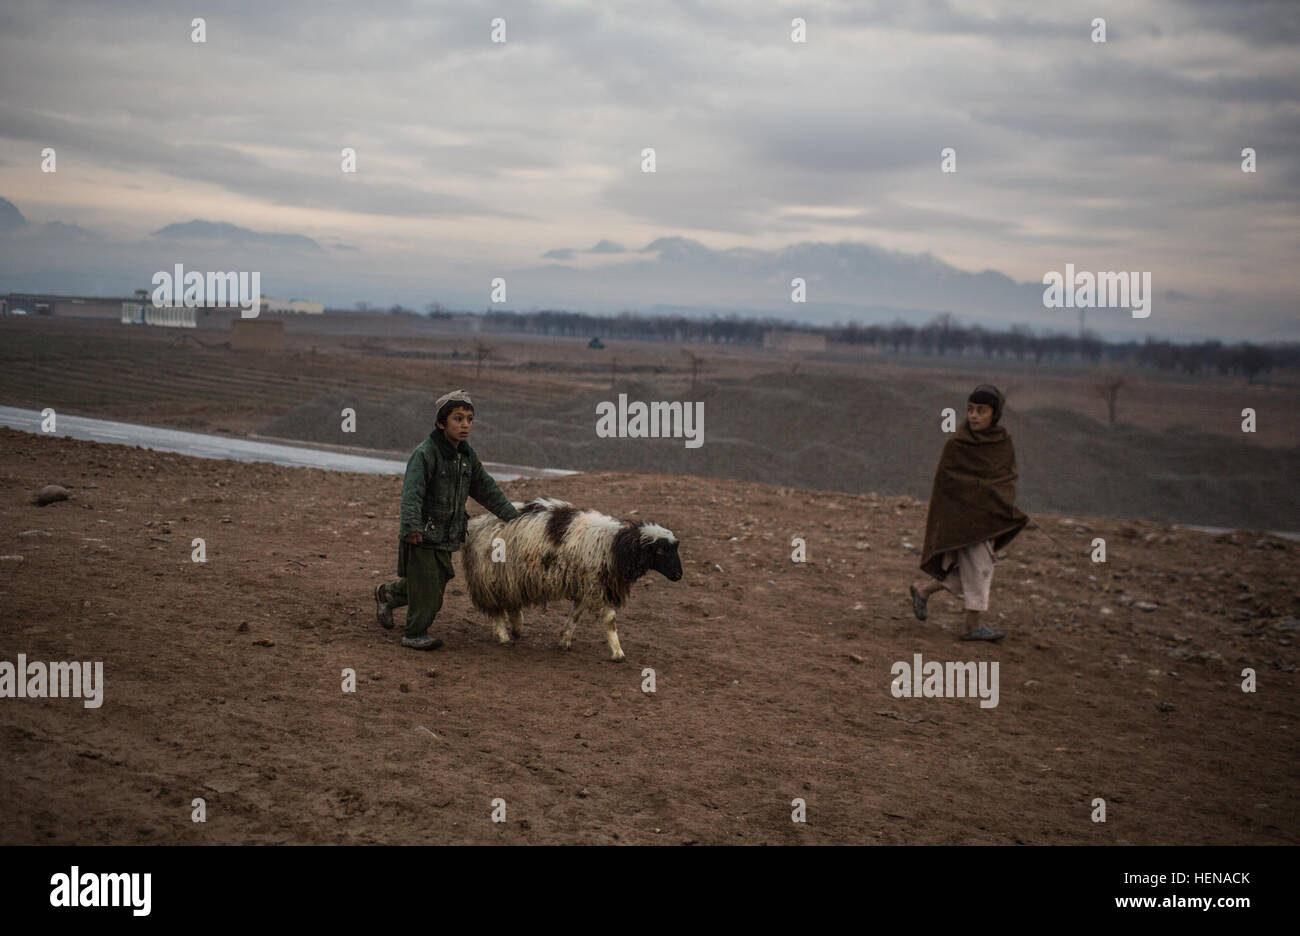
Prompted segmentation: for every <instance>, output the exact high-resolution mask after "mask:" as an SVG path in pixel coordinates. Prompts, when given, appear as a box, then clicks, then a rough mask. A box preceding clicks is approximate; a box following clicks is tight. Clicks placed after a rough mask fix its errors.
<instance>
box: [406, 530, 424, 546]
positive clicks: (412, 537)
mask: <svg viewBox="0 0 1300 936" xmlns="http://www.w3.org/2000/svg"><path fill="white" fill-rule="evenodd" d="M420 539H421V537H420V534H419V533H407V534H406V541H407V542H408V543H410V544H411V545H412V546H417V545H419V543H420Z"/></svg>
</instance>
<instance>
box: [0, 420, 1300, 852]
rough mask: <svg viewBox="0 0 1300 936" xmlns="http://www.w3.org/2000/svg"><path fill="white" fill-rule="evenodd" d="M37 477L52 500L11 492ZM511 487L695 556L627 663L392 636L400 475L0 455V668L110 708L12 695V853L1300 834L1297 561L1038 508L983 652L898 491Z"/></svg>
mask: <svg viewBox="0 0 1300 936" xmlns="http://www.w3.org/2000/svg"><path fill="white" fill-rule="evenodd" d="M51 483H54V484H61V485H63V486H65V487H66V488H67V489H68V490H69V491H70V492H71V497H70V499H69V500H66V501H62V502H57V503H53V504H51V505H49V506H46V507H37V506H35V505H33V504H32V503H30V497H31V495H32V493H33V492H35V491H36V490H37V489H39V488H40V487H42V486H43V485H46V484H51ZM504 487H505V488H506V489H507V491H508V492H509V493H510V494H511V495H512V496H513V497H515V498H516V499H525V498H529V497H533V496H537V495H541V494H546V495H550V496H558V497H563V498H566V499H569V500H571V501H573V502H575V503H577V504H579V505H581V506H584V507H594V508H598V509H601V510H604V511H606V512H609V513H613V514H616V515H619V516H624V517H631V518H634V519H635V518H645V519H653V520H655V521H657V522H660V523H663V524H665V525H667V526H668V527H670V528H672V529H673V530H674V531H675V532H676V533H677V534H678V536H679V537H680V538H681V543H682V546H681V552H682V557H683V563H684V567H685V571H686V575H685V578H684V579H683V580H682V581H681V582H677V583H670V582H668V581H667V580H665V579H663V578H661V577H658V576H653V577H650V578H647V579H644V580H643V581H642V582H641V583H640V584H639V585H638V586H637V587H636V588H635V589H634V591H633V595H632V597H631V599H630V601H629V603H628V606H627V607H626V608H625V609H624V611H623V612H622V614H621V615H620V626H619V631H620V635H621V638H622V644H623V648H624V650H625V651H626V653H627V655H628V662H627V663H625V664H614V663H610V662H608V660H607V658H606V657H607V653H606V650H605V647H604V639H603V635H601V634H598V633H596V632H595V631H594V629H593V628H592V627H591V626H590V625H589V624H588V625H585V626H580V627H579V629H578V632H577V635H576V637H575V640H574V649H573V650H572V651H571V652H569V653H564V652H562V651H559V650H557V649H556V647H555V645H556V641H557V639H558V636H559V630H560V624H561V621H562V614H563V610H562V609H560V608H555V607H552V608H551V609H549V610H548V611H545V612H542V611H539V610H538V611H533V612H531V613H529V614H526V615H525V620H526V623H527V632H526V635H525V637H524V639H523V640H522V641H521V642H520V644H519V645H517V646H515V647H512V648H501V647H498V646H496V645H495V644H494V642H493V641H492V639H491V635H490V633H489V630H488V628H487V626H486V625H485V623H484V622H483V620H482V619H481V617H480V616H479V615H478V614H477V613H476V612H474V611H473V609H472V608H471V607H470V605H469V603H468V600H467V599H466V597H465V595H464V593H463V589H462V588H461V586H462V584H463V579H458V580H456V581H453V582H452V584H451V587H450V588H449V591H448V595H447V602H446V604H445V606H444V610H443V612H442V613H441V614H440V616H439V619H438V622H437V623H436V624H435V631H436V632H437V633H438V634H439V635H441V636H442V637H443V638H444V639H445V640H446V642H447V645H446V646H445V647H444V648H443V649H442V650H439V651H436V652H433V653H427V654H421V653H417V652H414V651H410V650H405V649H402V648H401V647H399V646H398V645H397V638H396V635H395V633H394V632H388V631H384V630H382V629H380V628H379V627H378V626H377V625H376V624H375V621H374V614H373V607H374V606H373V603H372V602H371V600H370V590H371V589H372V588H373V586H374V585H375V584H376V583H378V582H380V581H384V580H385V579H387V578H389V577H390V576H391V573H392V567H393V563H394V558H395V557H394V553H395V534H396V517H397V510H398V496H399V491H400V479H399V478H396V477H376V476H362V475H351V474H340V473H328V472H323V471H316V470H306V469H293V468H282V467H277V466H271V465H261V464H240V463H234V462H221V461H204V460H199V459H192V458H188V457H184V456H179V455H170V454H164V453H156V452H149V451H145V450H139V449H128V448H123V447H119V446H110V445H100V444H96V443H91V442H80V441H73V440H68V439H60V438H49V437H39V436H33V435H26V434H23V433H18V432H13V431H10V430H0V554H3V555H2V557H0V660H3V661H10V662H14V661H16V658H17V654H19V653H23V654H25V655H26V656H27V658H28V659H29V660H36V659H40V660H98V661H102V662H103V664H104V674H105V688H104V703H103V705H102V707H100V708H98V709H86V708H84V707H83V705H82V704H81V702H79V701H77V700H75V699H31V698H25V699H18V698H4V699H0V739H3V749H4V762H3V767H2V768H0V842H4V843H7V844H12V843H32V842H60V843H74V842H82V843H109V842H115V843H116V842H128V843H131V842H177V843H180V842H184V843H217V842H219V843H246V842H293V843H319V842H389V843H434V842H438V843H488V842H535V843H566V842H596V843H607V842H624V843H668V844H679V843H690V842H696V843H770V844H781V843H797V842H804V843H841V844H847V843H940V842H960V843H1013V842H1023V843H1057V842H1073V843H1128V844H1137V843H1158V844H1168V843H1276V844H1281V843H1289V844H1294V843H1296V842H1297V840H1298V839H1300V824H1298V823H1297V816H1300V808H1298V807H1300V793H1298V792H1297V790H1300V784H1298V783H1297V780H1298V779H1300V768H1298V767H1297V764H1298V763H1300V758H1298V757H1297V754H1300V744H1298V743H1297V738H1296V729H1297V713H1298V712H1300V706H1298V705H1297V702H1298V701H1300V693H1298V692H1297V689H1298V684H1297V675H1296V672H1295V667H1296V663H1297V650H1296V646H1295V641H1296V638H1297V634H1296V630H1297V623H1296V622H1297V618H1298V617H1300V591H1298V590H1297V585H1296V582H1297V571H1300V569H1298V564H1297V552H1296V550H1297V548H1298V547H1297V544H1295V543H1291V542H1288V541H1285V540H1281V539H1277V538H1274V537H1271V536H1268V535H1265V534H1261V533H1257V532H1235V533H1231V534H1223V535H1217V536H1216V535H1209V534H1203V533H1196V532H1192V531H1186V530H1176V529H1173V528H1171V527H1169V526H1167V525H1164V524H1157V523H1149V522H1145V521H1125V520H1109V519H1103V518H1095V517H1061V516H1051V515H1041V516H1037V517H1036V520H1037V522H1038V524H1039V525H1040V529H1031V530H1027V531H1026V532H1025V533H1023V534H1022V535H1021V536H1020V538H1019V539H1018V540H1017V541H1016V542H1014V543H1013V544H1012V545H1011V546H1010V547H1009V549H1008V551H1007V555H1006V557H1005V558H1004V559H1003V560H1002V561H1000V562H999V564H998V566H997V570H996V578H995V582H994V588H993V611H992V612H991V613H992V614H993V615H994V616H995V617H996V619H997V626H999V627H1000V628H1002V629H1003V630H1005V632H1006V633H1007V637H1006V640H1005V641H1004V642H1003V643H1002V644H1000V645H987V644H976V645H972V644H967V643H962V642H960V641H958V640H957V637H958V635H959V633H960V632H961V625H960V617H959V611H958V607H957V605H956V603H955V602H953V601H951V600H947V599H946V598H945V597H944V596H942V595H940V596H936V597H935V598H934V599H932V601H931V616H930V620H929V621H928V622H926V623H920V622H918V621H916V620H915V619H914V618H913V617H912V614H911V610H910V606H909V602H908V598H907V584H908V582H909V581H911V580H912V578H913V577H915V575H916V574H917V570H916V564H917V562H918V558H919V557H918V548H917V547H919V545H920V542H921V537H922V533H923V526H924V516H925V514H924V511H925V505H924V503H919V502H917V501H915V500H914V499H912V498H910V497H906V496H903V497H890V496H880V495H872V494H869V493H867V494H860V495H854V494H839V493H827V492H816V491H808V490H801V489H796V488H791V487H784V486H776V485H770V484H763V483H754V482H745V481H734V480H722V479H715V478H703V479H702V478H691V477H681V476H676V475H671V474H640V473H629V472H608V473H597V474H588V475H580V476H574V477H567V478H562V479H558V480H546V481H521V482H517V483H513V484H509V485H505V486H504ZM196 537H198V538H202V539H203V540H204V541H205V548H206V559H207V561H206V562H204V563H201V564H200V563H195V562H193V561H192V558H191V557H192V549H193V545H192V543H193V540H194V538H196ZM795 537H801V538H803V540H804V541H805V543H806V550H807V562H805V563H795V562H792V561H791V558H790V557H791V553H792V550H793V546H792V539H793V538H795ZM1097 537H1101V538H1104V539H1105V541H1106V549H1107V556H1106V560H1107V561H1106V562H1105V563H1094V562H1092V561H1091V559H1090V552H1091V549H1092V547H1091V543H1092V541H1093V539H1094V538H1097ZM457 574H458V575H460V574H461V572H460V565H459V559H457ZM917 653H920V654H921V655H922V657H923V659H924V660H927V661H929V660H937V661H968V660H969V661H989V662H991V661H997V662H998V663H999V672H1000V696H999V704H998V705H997V706H996V707H994V708H981V707H980V705H979V704H978V700H975V699H970V698H964V699H955V698H947V699H927V698H920V699H917V698H896V697H894V696H893V695H892V694H891V692H890V686H891V681H892V678H893V677H892V676H891V667H892V666H893V664H894V663H895V662H897V661H907V662H910V661H912V660H913V656H914V654H917ZM647 668H652V669H653V670H654V675H655V681H656V684H657V685H656V689H657V691H656V692H655V693H654V694H653V695H651V694H647V693H644V692H643V691H642V684H643V679H644V676H643V672H644V670H645V669H647ZM1246 668H1250V669H1252V670H1253V671H1254V672H1255V674H1256V679H1257V691H1256V692H1254V693H1244V692H1242V690H1241V685H1242V681H1243V676H1242V671H1243V670H1244V669H1246ZM344 669H352V670H355V673H356V675H357V687H356V689H357V691H356V692H354V693H344V692H342V691H341V682H342V680H341V677H342V673H343V670H344ZM796 797H798V798H802V799H804V800H805V801H806V804H807V822H806V823H804V824H796V823H793V822H792V821H791V818H790V814H791V808H792V807H791V802H792V800H793V799H794V798H796ZM1097 797H1101V798H1103V799H1105V801H1106V806H1107V817H1106V818H1107V821H1106V822H1105V823H1104V824H1102V823H1094V822H1092V821H1091V820H1090V815H1091V813H1092V810H1093V807H1092V805H1091V803H1092V801H1093V800H1094V799H1095V798H1097ZM195 798H202V799H204V800H205V803H206V809H207V821H206V822H204V823H201V824H200V823H195V822H192V821H191V813H192V811H193V809H194V806H193V801H194V800H195ZM498 798H499V799H502V800H504V801H505V804H506V810H507V818H508V821H507V822H505V823H493V822H492V821H491V819H490V816H491V812H492V809H493V805H492V804H493V800H494V799H498Z"/></svg>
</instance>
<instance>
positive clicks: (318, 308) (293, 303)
mask: <svg viewBox="0 0 1300 936" xmlns="http://www.w3.org/2000/svg"><path fill="white" fill-rule="evenodd" d="M262 311H263V312H270V313H271V314H273V315H276V314H278V315H324V314H325V303H323V302H308V301H307V300H306V299H289V300H287V301H286V300H284V299H272V298H271V297H270V296H263V297H262Z"/></svg>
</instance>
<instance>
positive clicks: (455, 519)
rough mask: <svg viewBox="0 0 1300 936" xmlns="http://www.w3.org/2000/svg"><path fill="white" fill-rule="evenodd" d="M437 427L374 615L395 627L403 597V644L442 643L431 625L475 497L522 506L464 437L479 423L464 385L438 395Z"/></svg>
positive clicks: (509, 507)
mask: <svg viewBox="0 0 1300 936" xmlns="http://www.w3.org/2000/svg"><path fill="white" fill-rule="evenodd" d="M434 407H435V409H436V412H437V416H436V417H435V420H434V424H435V428H434V430H433V432H431V433H429V437H428V438H427V439H425V440H424V441H423V442H421V443H420V444H419V445H417V446H416V447H415V451H413V452H412V453H411V457H410V459H409V460H408V461H407V463H406V480H405V481H403V482H402V525H401V530H400V532H399V533H398V545H397V574H398V576H400V577H399V578H398V579H397V581H395V582H389V583H388V584H386V585H379V586H376V588H375V615H376V617H377V618H378V619H379V623H380V625H381V626H383V627H385V628H388V629H391V628H392V627H393V609H394V608H400V607H402V606H404V605H406V606H407V609H406V628H405V630H404V631H403V632H402V646H403V647H410V648H412V649H413V650H437V649H438V648H439V647H441V646H442V641H441V640H440V639H439V638H437V637H430V636H429V625H430V624H432V623H433V618H434V615H436V614H437V613H438V610H439V609H440V608H441V607H442V593H443V591H444V590H445V589H446V588H447V583H448V582H449V581H451V580H452V579H453V578H455V573H454V572H453V571H452V567H451V554H452V553H453V552H455V551H456V550H458V549H460V544H461V543H463V542H464V541H465V530H466V527H467V526H468V524H469V515H468V514H466V513H465V498H466V497H472V498H474V500H476V501H478V502H479V503H480V504H482V505H483V506H484V507H486V508H487V509H488V510H490V511H492V513H494V514H496V515H497V516H498V517H500V518H501V519H502V520H513V519H514V518H515V517H517V516H519V511H518V510H516V509H515V506H514V505H513V504H512V503H510V499H509V498H508V497H506V495H505V494H504V493H502V491H501V489H500V488H499V487H497V485H496V482H495V481H493V480H492V478H491V476H490V475H489V474H488V473H487V472H486V471H484V470H483V464H482V462H480V461H479V459H478V455H477V454H475V452H474V450H473V449H472V448H470V447H469V443H468V442H466V441H465V440H466V439H468V438H469V433H470V427H471V426H472V425H473V423H474V403H473V401H472V400H470V398H469V394H468V393H466V392H465V391H464V390H453V391H452V392H451V393H448V394H446V395H445V396H441V397H439V398H438V400H437V402H436V403H435V404H434Z"/></svg>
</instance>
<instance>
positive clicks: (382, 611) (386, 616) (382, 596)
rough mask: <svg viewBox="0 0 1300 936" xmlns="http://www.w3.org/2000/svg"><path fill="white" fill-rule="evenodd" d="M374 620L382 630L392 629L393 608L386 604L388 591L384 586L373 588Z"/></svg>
mask: <svg viewBox="0 0 1300 936" xmlns="http://www.w3.org/2000/svg"><path fill="white" fill-rule="evenodd" d="M375 619H376V620H377V621H379V626H380V627H382V628H383V629H384V630H392V629H393V606H392V605H390V604H389V603H388V590H387V586H385V585H376V586H375Z"/></svg>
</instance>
